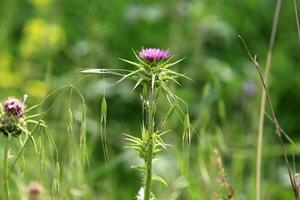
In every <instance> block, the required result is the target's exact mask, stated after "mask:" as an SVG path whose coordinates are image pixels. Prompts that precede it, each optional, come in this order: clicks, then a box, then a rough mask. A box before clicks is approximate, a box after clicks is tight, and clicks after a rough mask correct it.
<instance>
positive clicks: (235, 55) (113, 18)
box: [0, 0, 300, 200]
mask: <svg viewBox="0 0 300 200" xmlns="http://www.w3.org/2000/svg"><path fill="white" fill-rule="evenodd" d="M275 2H276V1H275V0H264V1H263V0H251V1H250V0H222V1H211V0H165V1H158V0H127V1H125V0H110V1H104V0H103V1H100V0H98V1H97V0H89V1H84V0H23V1H22V0H1V8H0V46H1V48H0V80H1V81H0V100H1V101H4V100H6V99H7V97H10V96H14V97H17V98H20V99H22V98H23V95H25V94H27V95H28V99H27V101H26V106H27V108H29V107H31V106H34V105H39V106H38V107H37V108H35V111H32V113H42V115H40V116H37V117H35V119H36V120H37V121H39V120H40V119H41V120H43V121H44V122H45V124H46V125H47V128H45V127H44V128H43V127H38V128H35V125H28V126H29V130H33V132H32V133H33V134H34V138H35V142H32V141H29V142H26V145H24V144H25V143H24V141H25V136H21V137H19V138H12V140H11V142H10V143H9V154H8V155H9V159H8V160H9V162H8V166H9V169H11V172H10V176H9V180H8V181H9V185H10V194H11V199H12V200H18V199H30V198H29V197H28V196H29V192H28V190H29V189H30V187H31V186H32V183H37V182H38V183H39V184H40V187H42V194H41V198H40V199H42V200H43V199H54V200H68V199H70V200H71V199H72V200H79V199H80V200H81V199H83V200H130V199H135V196H136V194H137V192H138V190H139V188H140V184H141V182H142V176H141V174H140V172H139V171H137V170H136V169H134V168H132V167H131V166H134V165H137V164H138V163H140V162H141V160H140V159H139V158H138V156H137V155H136V154H135V153H134V152H133V151H132V150H130V149H126V148H124V145H125V143H126V141H125V140H124V136H123V135H122V133H127V134H129V133H130V134H132V135H136V136H138V135H139V134H140V128H141V127H140V122H141V118H142V116H141V114H140V113H141V109H142V108H141V106H140V96H139V95H138V93H137V92H130V91H131V90H132V88H133V87H134V82H131V81H130V80H125V81H122V82H121V83H119V84H117V85H114V83H115V82H116V81H117V80H118V77H114V76H110V75H90V76H89V77H85V76H84V75H82V74H79V73H77V72H78V69H82V68H109V69H116V68H118V69H132V68H133V67H132V66H130V65H129V64H126V63H124V62H122V61H120V60H119V59H118V58H125V59H128V60H135V58H134V55H133V53H132V49H134V50H136V51H139V50H140V49H141V48H142V47H158V48H163V49H168V50H169V51H170V53H171V54H172V55H174V56H175V58H176V59H180V58H183V57H184V58H185V59H184V60H183V61H182V62H180V63H179V64H177V65H176V66H175V69H176V71H178V72H180V73H185V74H186V75H187V76H188V77H190V78H191V79H192V81H190V80H185V79H179V82H180V84H181V85H182V86H177V85H175V84H173V85H171V86H170V87H171V88H172V90H173V91H174V92H175V93H176V94H177V95H178V96H179V97H180V98H182V99H183V100H184V101H185V102H186V103H187V105H188V106H189V114H190V120H191V124H192V138H191V143H190V144H189V145H187V144H185V145H183V143H182V137H183V131H184V125H183V123H182V120H181V119H179V118H178V117H176V115H175V116H173V117H172V118H171V119H170V120H169V121H168V123H167V126H166V127H165V129H171V130H172V131H171V132H170V133H168V134H167V135H166V142H167V143H170V144H172V145H173V146H171V147H169V148H168V149H167V150H165V151H163V152H161V153H160V154H159V156H158V159H157V160H156V161H155V162H154V171H155V172H156V173H157V174H158V175H160V176H161V177H163V178H164V179H165V180H166V182H167V184H168V187H166V186H164V185H162V184H161V183H159V182H153V191H154V192H155V194H156V197H157V199H161V200H175V199H177V200H208V199H216V195H215V193H216V192H217V193H218V194H219V195H220V196H222V195H223V198H224V199H229V198H227V197H226V193H227V190H226V187H225V186H223V185H222V184H221V183H219V181H218V179H220V169H219V168H218V164H217V162H218V160H219V157H220V158H221V159H222V162H223V166H224V169H225V171H226V173H227V175H228V182H229V183H230V185H231V186H232V188H233V190H234V199H236V200H246V199H250V200H252V199H255V191H256V189H255V186H256V148H257V132H258V121H259V110H260V99H261V94H262V84H261V81H260V79H259V75H258V73H257V70H256V68H255V66H254V64H253V63H252V62H251V60H250V59H249V57H248V55H247V51H246V50H245V48H244V46H243V44H242V42H241V40H240V39H239V38H238V35H241V36H242V37H243V39H244V40H245V42H246V43H247V44H248V47H249V49H250V51H251V52H253V53H255V54H257V56H258V62H259V63H260V65H261V67H262V68H264V67H265V63H266V57H267V52H268V45H269V40H270V35H271V29H272V21H273V15H274V10H275ZM298 4H299V5H300V2H299V3H298ZM299 63H300V54H299V41H298V33H297V25H296V18H295V12H294V5H293V1H292V0H291V1H282V6H281V11H280V16H279V21H278V28H277V35H276V40H275V45H274V50H273V58H272V64H271V71H270V75H269V85H268V86H269V90H270V95H271V100H272V103H273V106H274V109H275V112H276V114H277V117H278V121H279V122H280V125H281V126H282V127H281V128H282V129H283V130H284V131H285V132H286V133H288V135H289V137H290V138H291V139H292V140H293V141H294V143H295V144H296V145H292V144H291V143H289V142H288V141H286V149H287V154H288V156H289V158H292V157H293V154H294V155H295V156H294V157H295V160H296V161H295V170H296V172H297V170H298V169H299V168H297V165H298V164H299V162H297V158H298V153H299V152H300V150H299V145H300V136H298V134H299V122H300V114H299V113H300V104H299V102H300V91H299V88H300V68H299V69H298V67H299ZM82 77H84V79H81V78H82ZM78 80H80V82H77V81H78ZM74 83H76V88H75V87H70V86H72V85H70V84H74ZM53 91H54V92H53ZM49 94H50V95H49ZM103 97H105V98H106V101H107V140H106V142H107V147H108V161H107V162H105V157H104V152H103V148H102V146H103V145H102V142H101V138H100V134H99V130H100V110H101V99H102V98H103ZM167 104H168V103H167V101H166V100H165V99H164V98H160V99H159V101H158V110H159V111H158V113H157V118H162V117H163V115H164V114H165V113H166V112H168V106H167ZM0 136H1V137H0V152H1V153H0V160H1V163H2V161H3V160H5V158H4V154H3V153H2V152H4V151H5V148H4V147H5V142H6V137H5V136H4V135H3V134H1V135H0ZM262 147H263V149H262V168H261V199H268V200H277V199H278V200H283V199H287V200H289V199H293V198H294V197H293V192H292V189H291V186H290V182H289V179H288V174H287V170H286V168H285V166H284V163H283V162H282V159H281V150H280V146H279V142H278V139H277V138H276V134H275V132H274V126H273V123H272V121H271V120H269V119H268V118H267V117H265V126H264V135H263V145H262ZM216 150H217V151H218V152H219V153H218V154H216ZM20 152H21V153H20ZM18 156H20V157H19V158H18ZM16 158H18V161H17V162H16V163H14V160H15V159H16ZM0 170H1V171H0V178H1V179H3V177H4V175H3V165H2V164H0ZM1 184H2V181H1ZM30 185H31V186H30ZM2 187H3V185H2ZM0 199H4V200H5V199H6V198H5V197H4V194H3V192H2V188H1V192H0ZM217 200H218V199H217Z"/></svg>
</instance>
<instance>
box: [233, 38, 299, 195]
mask: <svg viewBox="0 0 300 200" xmlns="http://www.w3.org/2000/svg"><path fill="white" fill-rule="evenodd" d="M238 37H239V38H240V39H241V41H242V42H243V44H244V46H245V48H246V50H247V53H248V56H249V57H250V59H251V61H252V62H253V63H254V65H255V67H256V69H257V71H258V73H259V76H260V79H261V82H262V84H263V88H264V91H265V93H266V98H267V103H268V105H269V108H270V111H271V117H272V119H273V122H274V125H275V133H276V135H277V137H278V139H279V141H280V145H281V150H282V158H283V161H284V163H285V165H286V168H287V170H288V174H289V178H290V181H291V185H292V189H293V191H294V195H295V199H296V200H300V196H299V189H298V186H297V184H296V181H295V176H294V173H293V172H292V170H291V167H290V162H289V160H288V157H287V152H286V149H285V144H284V140H283V137H282V134H281V128H280V125H279V122H278V121H277V118H276V115H275V112H274V108H273V105H272V101H271V98H270V95H269V91H268V88H267V84H266V82H265V79H264V77H263V74H262V71H261V68H260V65H259V63H258V62H257V59H256V55H254V57H253V56H252V54H251V53H250V50H249V49H248V47H247V45H246V43H245V41H244V40H243V38H242V37H241V36H238Z"/></svg>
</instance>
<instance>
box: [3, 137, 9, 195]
mask: <svg viewBox="0 0 300 200" xmlns="http://www.w3.org/2000/svg"><path fill="white" fill-rule="evenodd" d="M9 137H10V136H9V135H8V136H7V140H6V144H5V149H4V157H3V180H4V181H3V183H4V195H5V199H7V200H9V199H10V198H9V197H10V194H9V184H8V147H9V146H8V143H9Z"/></svg>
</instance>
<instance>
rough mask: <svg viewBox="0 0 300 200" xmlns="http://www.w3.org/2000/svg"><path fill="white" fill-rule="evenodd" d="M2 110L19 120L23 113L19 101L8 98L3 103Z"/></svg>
mask: <svg viewBox="0 0 300 200" xmlns="http://www.w3.org/2000/svg"><path fill="white" fill-rule="evenodd" d="M3 110H4V112H5V113H6V114H8V115H13V116H14V117H16V118H20V117H22V116H23V114H24V112H25V106H24V104H23V103H22V102H21V101H20V100H19V99H17V98H13V97H10V98H8V99H7V100H6V101H5V102H4V103H3Z"/></svg>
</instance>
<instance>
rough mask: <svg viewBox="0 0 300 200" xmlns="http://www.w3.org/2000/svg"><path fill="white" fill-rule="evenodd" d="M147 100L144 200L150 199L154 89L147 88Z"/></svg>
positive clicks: (154, 106)
mask: <svg viewBox="0 0 300 200" xmlns="http://www.w3.org/2000/svg"><path fill="white" fill-rule="evenodd" d="M148 91H149V92H148V99H147V102H146V105H147V106H146V109H147V111H146V122H147V134H148V135H147V136H148V139H147V151H146V152H147V153H146V158H145V163H146V174H145V183H144V184H145V190H144V200H150V198H151V179H152V159H153V145H154V144H153V132H154V126H155V121H154V115H155V109H156V102H155V89H154V87H151V84H149V86H148Z"/></svg>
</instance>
